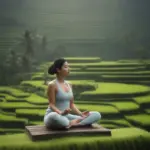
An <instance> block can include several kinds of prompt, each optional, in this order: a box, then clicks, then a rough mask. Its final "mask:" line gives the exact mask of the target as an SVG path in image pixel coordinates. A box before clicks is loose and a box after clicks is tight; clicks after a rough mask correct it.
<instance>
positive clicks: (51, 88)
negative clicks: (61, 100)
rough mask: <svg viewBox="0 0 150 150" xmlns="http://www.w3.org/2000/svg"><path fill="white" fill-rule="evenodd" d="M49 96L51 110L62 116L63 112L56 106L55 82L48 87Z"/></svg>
mask: <svg viewBox="0 0 150 150" xmlns="http://www.w3.org/2000/svg"><path fill="white" fill-rule="evenodd" d="M47 95H48V100H49V106H50V108H51V109H52V110H53V111H55V112H57V113H58V114H62V112H61V111H60V110H59V109H58V108H57V107H56V106H55V84H54V83H53V82H51V83H49V85H48V89H47Z"/></svg>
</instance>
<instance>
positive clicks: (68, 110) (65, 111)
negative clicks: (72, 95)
mask: <svg viewBox="0 0 150 150" xmlns="http://www.w3.org/2000/svg"><path fill="white" fill-rule="evenodd" d="M70 112H71V109H70V108H67V109H65V110H64V111H63V112H62V113H61V115H67V114H68V113H70Z"/></svg>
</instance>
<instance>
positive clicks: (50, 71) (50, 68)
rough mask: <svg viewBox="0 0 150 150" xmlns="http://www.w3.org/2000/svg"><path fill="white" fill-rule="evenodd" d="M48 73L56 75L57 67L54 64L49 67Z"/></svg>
mask: <svg viewBox="0 0 150 150" xmlns="http://www.w3.org/2000/svg"><path fill="white" fill-rule="evenodd" d="M48 73H49V74H51V75H54V74H55V73H56V68H55V65H54V64H53V65H51V66H50V67H49V68H48Z"/></svg>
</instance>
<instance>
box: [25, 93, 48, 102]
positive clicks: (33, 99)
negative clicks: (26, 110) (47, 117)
mask: <svg viewBox="0 0 150 150" xmlns="http://www.w3.org/2000/svg"><path fill="white" fill-rule="evenodd" d="M26 101H27V102H29V103H32V104H48V99H46V98H44V97H41V96H39V95H36V94H31V96H29V97H27V98H26Z"/></svg>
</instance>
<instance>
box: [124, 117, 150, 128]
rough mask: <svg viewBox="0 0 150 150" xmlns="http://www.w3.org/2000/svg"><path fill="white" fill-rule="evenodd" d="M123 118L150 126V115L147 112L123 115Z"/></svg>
mask: <svg viewBox="0 0 150 150" xmlns="http://www.w3.org/2000/svg"><path fill="white" fill-rule="evenodd" d="M125 118H126V119H127V120H129V121H132V122H135V123H137V124H140V125H141V126H150V115H148V114H137V115H129V116H125Z"/></svg>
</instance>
